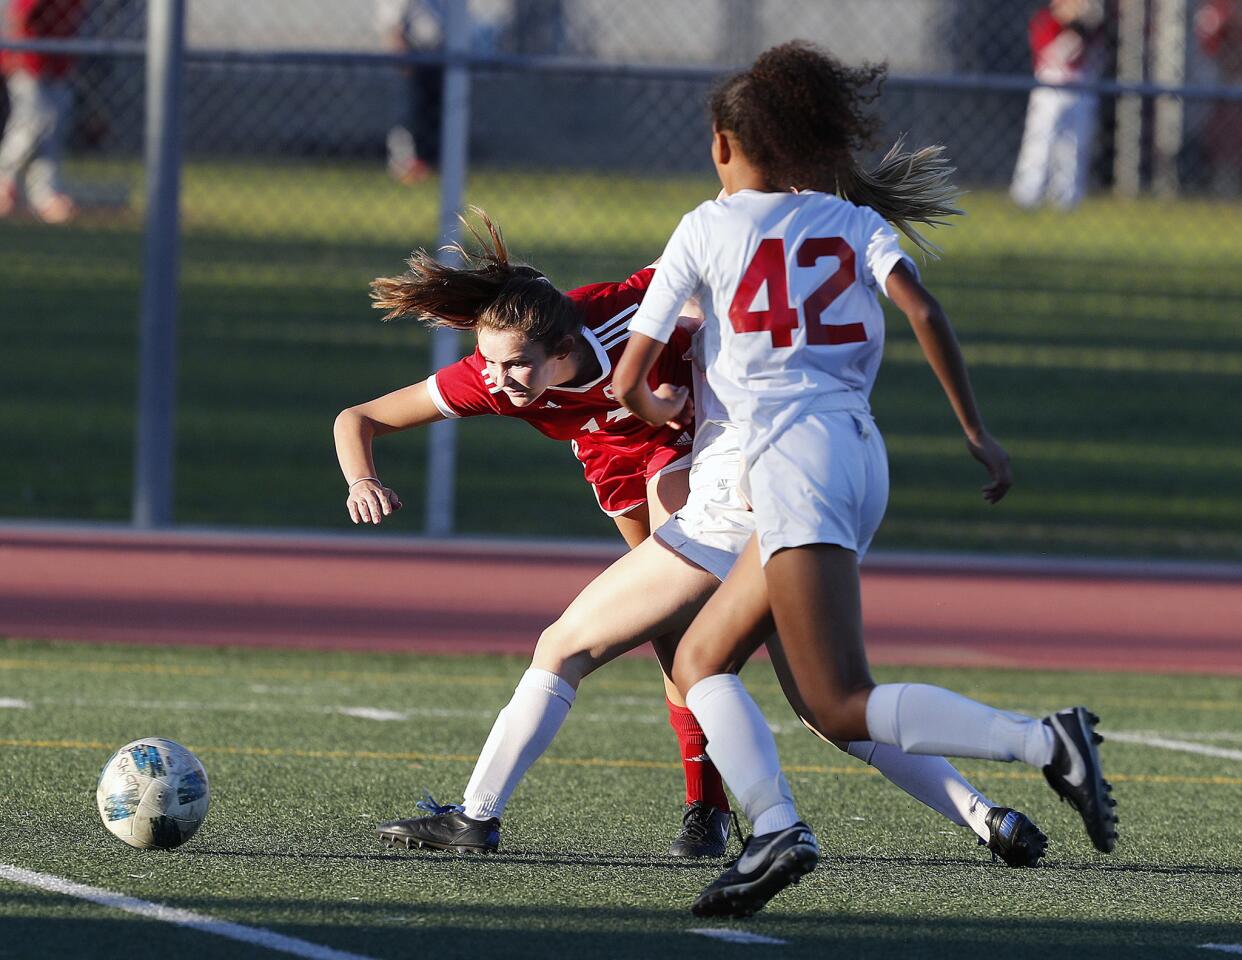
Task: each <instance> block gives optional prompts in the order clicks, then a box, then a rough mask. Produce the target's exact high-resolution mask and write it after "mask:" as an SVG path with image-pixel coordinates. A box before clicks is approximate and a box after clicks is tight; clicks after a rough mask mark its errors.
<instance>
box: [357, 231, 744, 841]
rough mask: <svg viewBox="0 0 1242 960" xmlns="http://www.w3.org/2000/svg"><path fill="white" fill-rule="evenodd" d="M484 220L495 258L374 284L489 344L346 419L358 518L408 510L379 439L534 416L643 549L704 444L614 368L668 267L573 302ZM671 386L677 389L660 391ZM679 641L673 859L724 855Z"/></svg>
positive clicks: (428, 264) (683, 368)
mask: <svg viewBox="0 0 1242 960" xmlns="http://www.w3.org/2000/svg"><path fill="white" fill-rule="evenodd" d="M477 212H478V213H479V215H480V219H481V220H482V223H483V228H484V231H485V233H484V232H482V231H479V230H478V229H476V228H474V227H471V232H472V233H473V234H474V236H475V239H476V240H477V241H478V243H479V246H480V248H481V249H480V250H479V252H477V253H476V252H470V251H467V250H466V249H464V248H462V247H460V246H459V247H458V248H457V253H458V254H459V255H460V257H461V259H462V263H463V265H462V266H461V267H449V266H445V265H443V264H441V263H439V262H438V261H437V260H436V259H435V258H434V257H432V256H431V255H430V254H429V253H427V252H426V251H423V250H418V251H416V252H415V253H414V254H413V256H412V257H411V258H410V260H409V270H408V271H407V272H406V273H405V274H403V275H402V276H399V277H384V278H379V279H377V280H376V281H374V283H373V284H372V299H373V301H374V305H375V306H376V308H378V309H381V310H384V311H385V319H386V320H387V319H392V318H395V317H402V316H413V317H418V318H420V319H424V320H426V321H427V322H428V323H430V324H433V325H443V326H448V327H452V328H454V329H458V330H470V331H473V332H474V333H475V336H476V339H477V346H476V348H475V350H474V352H473V353H472V354H471V355H469V356H467V357H465V358H463V359H462V360H460V361H458V362H457V363H454V364H451V365H450V366H448V367H445V368H444V369H442V370H439V371H437V372H436V373H434V374H433V375H432V376H430V377H428V378H427V379H426V380H423V381H421V382H420V383H416V384H413V385H411V386H408V387H404V388H402V389H400V390H397V391H394V392H393V393H390V394H387V395H385V396H382V397H378V398H376V399H374V400H371V401H369V402H367V403H363V404H359V405H358V406H354V407H350V408H349V409H347V410H344V411H342V413H341V414H340V415H339V416H338V417H337V419H336V424H335V426H334V429H333V433H334V436H335V439H336V450H337V457H338V459H339V461H340V465H341V470H342V472H343V473H344V474H345V479H346V482H347V483H348V484H349V494H348V499H347V501H346V506H347V508H348V510H349V514H350V517H351V518H352V519H353V521H354V522H355V523H370V524H378V523H380V522H382V520H383V518H384V517H386V516H389V515H390V514H391V513H392V512H393V511H395V510H399V509H400V508H401V500H400V498H399V497H398V495H397V494H396V492H395V491H393V490H392V489H391V488H389V487H387V486H385V485H384V484H383V483H381V482H380V480H379V479H378V471H377V470H376V468H375V461H374V456H373V453H372V440H373V439H374V438H375V437H377V436H383V435H384V434H388V433H393V432H396V431H400V430H407V429H410V428H412V427H418V426H424V425H426V424H429V423H434V422H435V421H437V420H442V419H445V418H456V417H470V416H479V415H484V414H493V415H498V416H506V417H514V418H516V419H520V420H525V421H526V422H527V423H529V424H530V425H531V426H533V427H534V428H535V429H536V430H538V431H540V432H541V433H543V434H544V435H546V436H549V437H552V438H553V439H556V440H565V441H568V442H569V443H570V444H571V446H572V448H573V451H574V454H575V456H577V458H578V460H579V461H580V462H581V463H582V465H583V470H584V475H585V477H586V480H587V482H588V483H589V484H590V485H591V488H592V490H593V491H594V493H595V497H596V499H597V501H598V502H599V505H600V509H602V510H603V511H604V512H605V513H606V514H608V515H609V516H610V517H612V518H613V521H614V522H615V523H616V525H617V528H618V530H619V531H620V532H621V535H622V536H623V537H624V538H625V541H626V543H627V544H628V545H629V546H630V547H631V548H633V547H636V546H637V545H638V544H640V543H641V542H642V541H643V540H645V539H646V538H647V536H648V534H649V533H650V532H651V530H652V529H653V528H655V527H658V526H660V525H661V524H662V523H663V522H664V521H665V520H666V519H667V518H668V517H669V516H670V515H671V514H672V513H673V512H674V511H675V510H677V509H678V508H679V507H681V505H682V504H684V503H685V500H686V493H687V490H688V481H687V475H688V472H689V467H690V447H691V443H692V440H693V436H692V433H693V424H692V422H690V421H689V418H687V421H686V422H682V421H680V420H675V421H672V422H670V423H668V424H660V425H658V426H650V425H648V424H647V423H645V422H644V421H642V420H640V419H638V418H637V417H634V416H632V415H631V414H630V412H629V411H628V410H626V409H625V408H624V407H622V406H621V404H620V403H618V402H617V400H616V399H615V397H614V395H613V392H612V369H613V365H614V364H615V363H616V361H617V359H618V358H619V357H620V355H621V351H622V350H624V349H625V342H626V340H627V339H628V337H629V327H628V322H629V318H630V317H631V316H632V315H633V313H634V311H635V310H637V309H638V304H639V302H640V301H641V300H642V297H643V294H644V292H645V291H646V289H647V285H648V284H649V283H650V282H651V277H652V275H653V273H654V270H653V268H651V267H648V268H646V269H643V270H640V271H638V273H635V274H634V275H633V276H631V277H630V278H629V279H627V280H625V281H622V282H620V283H596V284H590V285H588V286H585V287H579V288H577V289H575V290H571V291H569V292H568V293H562V292H561V291H559V290H557V289H556V287H554V286H553V285H552V283H551V282H550V281H549V280H548V279H547V277H545V276H544V275H543V274H542V273H540V272H539V271H538V270H536V269H534V268H533V267H530V266H527V265H525V264H520V263H515V262H512V261H511V260H510V259H509V254H508V250H507V249H506V247H505V243H504V239H503V238H502V236H501V234H500V231H499V230H498V229H497V228H496V226H495V225H494V224H493V223H492V222H491V221H490V220H489V219H488V218H487V216H486V215H485V214H483V213H482V211H477ZM689 345H690V334H689V332H688V331H687V330H685V329H679V331H678V332H677V333H676V334H675V335H674V337H673V338H672V340H671V342H670V346H669V349H668V350H667V351H665V353H664V356H663V358H662V359H661V360H660V361H659V362H658V363H657V364H656V367H657V370H656V371H655V372H653V375H652V385H653V387H656V389H660V390H672V391H676V390H684V389H685V388H686V386H687V385H688V384H689V383H690V365H689V364H688V363H687V362H686V361H685V360H684V359H683V356H684V354H685V353H686V351H687V350H688V349H689ZM664 383H666V384H670V385H671V386H668V387H660V386H659V384H664ZM675 643H676V637H658V638H656V639H655V640H654V641H653V646H654V647H655V649H656V651H657V655H658V657H659V659H660V662H661V664H662V666H664V667H665V668H666V669H665V688H666V694H667V696H666V699H667V707H668V712H669V723H670V725H671V726H672V727H673V730H674V731H675V732H676V734H677V738H678V742H679V744H680V748H681V756H682V765H683V769H684V772H685V779H686V800H685V807H684V809H683V818H682V828H681V830H680V832H679V833H678V835H677V837H676V838H675V839H674V841H673V843H672V846H671V847H670V852H671V853H673V854H674V855H678V856H716V855H719V854H720V853H722V852H723V850H724V844H725V841H726V838H727V833H728V809H729V805H728V799H727V797H726V795H725V792H724V787H723V784H722V783H721V781H720V776H719V774H717V772H716V770H715V767H714V766H713V765H712V763H711V761H710V760H708V759H707V755H706V753H705V752H704V748H705V745H706V740H705V738H704V737H703V733H702V730H700V729H699V726H698V723H697V722H696V721H695V720H694V717H693V715H692V714H691V713H690V711H689V710H688V709H686V707H685V704H684V702H683V701H682V700H681V697H680V695H679V694H678V693H677V690H676V688H675V687H674V686H673V685H672V682H671V681H670V680H669V679H668V671H667V668H668V667H669V666H670V665H671V663H672V656H673V648H674V645H675Z"/></svg>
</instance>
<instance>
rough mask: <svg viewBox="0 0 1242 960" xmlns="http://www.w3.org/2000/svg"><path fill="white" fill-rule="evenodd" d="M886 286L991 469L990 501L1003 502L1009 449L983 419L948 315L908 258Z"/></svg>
mask: <svg viewBox="0 0 1242 960" xmlns="http://www.w3.org/2000/svg"><path fill="white" fill-rule="evenodd" d="M885 291H886V292H887V293H888V296H889V299H890V300H892V301H893V303H895V304H896V305H897V307H898V309H899V310H901V312H902V313H904V314H905V315H906V319H907V320H909V321H910V326H911V328H912V329H913V330H914V336H915V338H916V339H917V340H918V342H919V346H920V347H921V348H922V350H923V355H924V356H925V357H926V358H927V362H928V364H929V365H930V366H931V368H932V371H933V372H934V373H935V374H936V379H938V380H939V381H940V385H941V387H943V388H944V392H945V395H946V396H947V397H948V398H949V404H950V406H952V407H953V413H954V414H955V415H956V416H957V419H958V422H959V423H960V424H961V425H962V431H963V432H964V433H965V434H966V448H967V449H968V450H969V451H970V455H971V456H972V457H974V458H975V459H976V460H978V461H979V462H980V463H982V464H983V466H984V467H985V468H986V469H987V471H988V477H989V481H988V483H987V484H985V485H984V487H983V498H984V499H985V500H987V501H988V503H996V502H998V501H999V500H1000V499H1001V498H1002V497H1003V496H1004V495H1005V493H1006V492H1007V491H1008V490H1009V488H1010V487H1011V486H1012V485H1013V474H1012V472H1011V470H1010V466H1009V455H1008V454H1007V453H1006V452H1005V450H1004V448H1003V447H1001V445H1000V444H999V443H997V442H996V440H995V439H994V438H993V437H992V435H991V434H990V433H988V431H987V427H985V426H984V424H983V417H982V415H981V414H980V413H979V407H978V404H977V403H976V402H975V394H974V390H972V389H971V386H970V375H969V374H968V373H967V371H966V361H965V360H964V359H963V358H962V351H961V348H960V347H959V346H958V343H957V336H956V335H955V334H954V332H953V327H952V325H951V324H950V323H949V318H948V317H947V316H946V315H945V312H944V310H943V308H942V307H941V306H940V304H939V303H938V302H937V301H936V298H935V297H933V296H932V295H931V293H930V292H928V290H927V288H926V287H924V286H923V285H922V284H921V283H920V282H919V281H918V278H917V277H916V276H915V275H914V271H913V270H911V269H910V267H909V266H908V265H907V264H904V263H899V264H898V265H897V266H895V267H894V268H893V270H892V272H891V273H890V274H889V275H888V281H887V282H886V283H885Z"/></svg>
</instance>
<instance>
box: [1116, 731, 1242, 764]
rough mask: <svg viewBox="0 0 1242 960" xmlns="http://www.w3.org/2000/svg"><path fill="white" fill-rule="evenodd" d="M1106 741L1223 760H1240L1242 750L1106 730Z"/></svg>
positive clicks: (1241, 758)
mask: <svg viewBox="0 0 1242 960" xmlns="http://www.w3.org/2000/svg"><path fill="white" fill-rule="evenodd" d="M1104 738H1105V739H1106V740H1116V741H1119V742H1121V743H1138V744H1142V745H1143V746H1145V747H1159V748H1161V749H1162V750H1178V751H1180V752H1181V753H1197V754H1200V755H1202V756H1205V757H1223V758H1224V759H1225V760H1242V750H1230V749H1228V748H1227V747H1209V746H1207V745H1206V744H1203V743H1190V742H1188V741H1186V740H1168V739H1166V738H1164V737H1151V736H1148V735H1147V734H1145V733H1128V732H1126V731H1116V730H1108V731H1106V732H1105V734H1104Z"/></svg>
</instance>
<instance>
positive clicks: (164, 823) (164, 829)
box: [95, 737, 211, 850]
mask: <svg viewBox="0 0 1242 960" xmlns="http://www.w3.org/2000/svg"><path fill="white" fill-rule="evenodd" d="M210 799H211V791H210V789H209V788H208V786H207V771H206V770H204V769H203V765H202V764H201V763H199V762H198V757H196V756H194V754H192V753H191V752H190V751H189V750H187V749H186V748H185V747H183V746H181V744H179V743H174V742H173V741H171V740H162V739H160V738H158V737H144V738H143V739H141V740H135V741H134V742H133V743H127V744H125V746H123V747H121V749H120V750H118V751H117V752H116V753H114V754H113V755H112V756H111V758H110V759H109V760H108V762H107V763H105V764H104V768H103V771H102V772H101V773H100V774H99V786H98V787H97V788H96V789H95V804H96V806H98V807H99V816H100V817H101V818H102V820H103V825H104V827H105V828H106V829H107V831H108V832H109V833H110V834H112V835H113V836H114V837H116V838H117V839H118V840H122V841H124V842H125V843H128V844H129V845H130V846H131V847H137V848H138V849H139V850H152V849H154V850H171V849H172V848H173V847H179V846H181V844H183V843H185V842H186V841H187V840H189V839H190V837H192V836H194V833H195V831H196V830H198V828H199V826H200V825H201V824H202V822H203V819H204V818H205V817H206V816H207V804H208V802H209V801H210Z"/></svg>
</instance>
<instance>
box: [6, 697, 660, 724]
mask: <svg viewBox="0 0 1242 960" xmlns="http://www.w3.org/2000/svg"><path fill="white" fill-rule="evenodd" d="M40 704H44V705H47V706H58V707H128V708H132V709H146V710H178V711H182V712H199V713H207V712H213V713H315V714H339V715H342V716H347V717H356V718H359V719H363V720H379V721H393V720H418V719H426V718H432V719H437V720H494V719H495V718H496V714H497V712H498V709H497V710H479V709H474V710H470V709H464V708H460V707H410V708H408V709H405V710H389V709H387V708H384V707H371V706H366V705H358V706H351V705H344V704H341V705H336V706H319V705H316V704H296V703H263V702H260V701H257V700H246V701H231V702H230V701H226V700H218V701H215V702H207V701H197V700H143V699H117V698H88V697H39V698H37V699H35V700H31V701H25V700H23V701H5V700H0V708H2V707H5V706H12V707H24V708H32V707H36V706H38V705H40ZM649 706H650V711H649V712H646V713H633V712H629V711H617V712H616V713H598V712H594V713H591V712H586V711H583V712H580V713H575V714H573V716H575V717H578V718H579V719H581V720H584V721H586V722H587V723H609V724H616V723H637V724H643V725H651V724H662V723H666V722H667V718H666V717H665V715H664V711H662V710H661V709H660V704H659V702H658V701H654V700H653V701H651V702H650V704H649Z"/></svg>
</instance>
